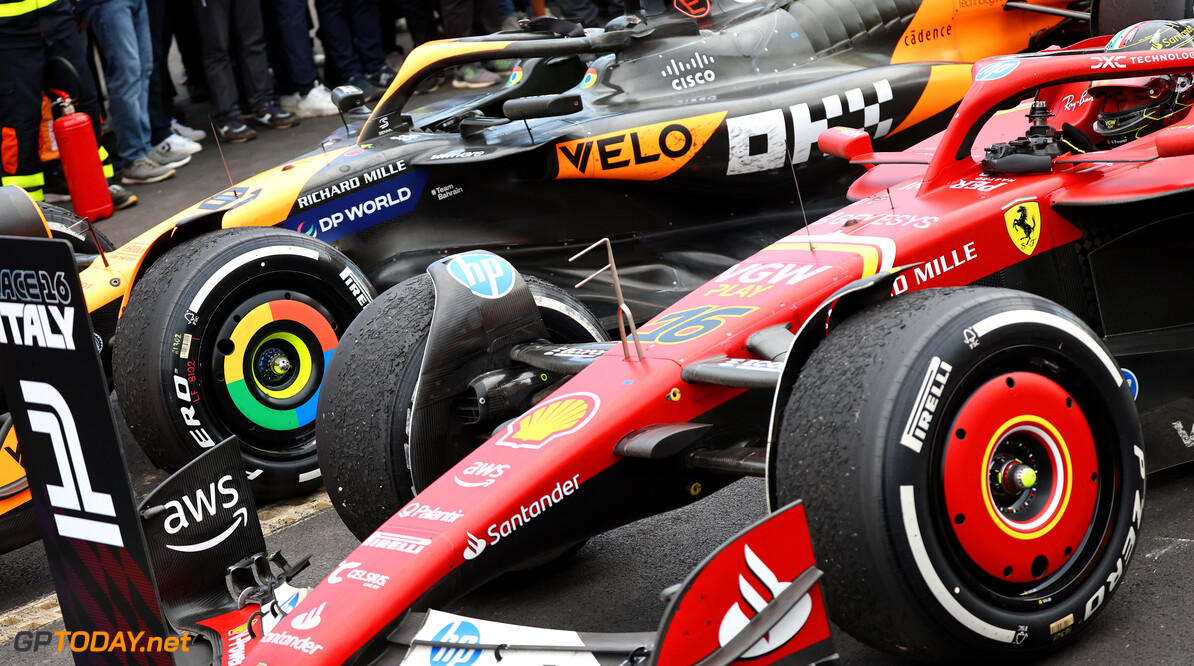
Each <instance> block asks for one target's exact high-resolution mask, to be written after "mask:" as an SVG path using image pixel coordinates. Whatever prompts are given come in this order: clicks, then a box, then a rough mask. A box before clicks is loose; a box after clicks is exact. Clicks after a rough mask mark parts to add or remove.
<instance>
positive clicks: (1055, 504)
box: [773, 288, 1145, 663]
mask: <svg viewBox="0 0 1194 666" xmlns="http://www.w3.org/2000/svg"><path fill="white" fill-rule="evenodd" d="M1141 441H1142V440H1141V434H1140V425H1139V420H1138V417H1137V414H1136V410H1135V405H1134V404H1133V401H1132V395H1131V393H1130V391H1129V388H1128V384H1127V382H1126V381H1124V378H1123V375H1122V374H1121V370H1120V369H1119V367H1118V366H1117V365H1116V363H1115V360H1114V359H1113V358H1112V356H1111V354H1110V353H1109V352H1108V351H1107V348H1106V347H1105V346H1104V345H1103V343H1102V341H1101V340H1100V339H1099V338H1098V337H1097V336H1096V335H1095V334H1094V333H1092V332H1091V330H1090V329H1089V328H1088V327H1087V326H1086V325H1085V324H1083V323H1082V322H1081V321H1080V320H1079V319H1078V318H1077V317H1075V316H1074V315H1072V314H1071V313H1069V312H1068V311H1066V310H1065V309H1064V308H1062V307H1060V306H1059V305H1056V304H1055V303H1052V302H1050V301H1047V300H1045V299H1042V298H1039V297H1036V296H1032V295H1029V294H1024V293H1022V292H1015V291H1010V290H1002V289H978V288H962V289H950V290H932V291H925V292H919V293H914V294H910V295H906V296H900V297H898V298H895V299H892V300H889V301H885V302H883V303H880V304H878V305H876V306H873V307H871V308H870V309H868V310H864V311H862V312H860V313H859V314H857V315H855V316H853V317H851V318H850V319H848V320H846V321H845V322H843V323H842V324H841V325H840V326H839V327H838V328H837V329H836V330H834V331H833V332H832V333H830V334H829V337H828V338H827V339H826V340H825V341H823V342H822V343H821V345H820V346H819V347H818V348H817V350H816V351H815V352H814V354H813V356H812V357H811V358H810V359H809V361H808V363H807V365H806V366H805V367H804V368H803V370H802V372H801V374H800V377H799V379H798V380H797V383H796V386H795V389H794V390H793V392H792V398H791V399H790V400H789V402H788V404H787V406H786V408H785V411H784V413H783V420H782V425H781V427H780V434H779V438H778V440H777V444H776V445H777V446H778V447H779V449H778V450H777V451H776V467H775V470H774V479H773V482H774V483H775V490H776V493H777V497H778V499H779V501H780V502H781V503H785V504H786V503H788V502H791V501H793V500H794V499H796V498H800V497H802V498H804V500H805V502H806V506H807V507H808V512H809V517H810V518H809V522H810V527H811V528H812V536H813V548H814V551H815V552H816V554H817V561H818V563H819V566H821V568H822V569H824V570H825V586H824V588H823V589H824V591H825V594H826V597H827V606H828V608H829V609H830V610H831V612H832V617H833V619H834V621H836V622H837V623H838V624H839V625H841V627H842V628H843V629H845V630H846V631H847V632H848V633H850V634H851V635H853V636H855V637H857V638H858V639H860V640H862V641H863V642H866V643H869V644H870V645H873V646H875V647H878V648H880V649H885V650H888V651H891V652H893V653H894V654H897V655H899V656H901V657H905V658H912V659H927V660H934V661H941V662H946V663H959V662H962V661H969V662H975V661H978V662H997V663H1008V661H1009V660H1010V661H1018V660H1021V659H1028V658H1034V657H1038V656H1040V655H1043V654H1045V653H1047V652H1050V651H1052V650H1054V649H1056V648H1058V647H1060V646H1062V645H1064V644H1066V643H1067V642H1069V641H1071V640H1073V638H1074V637H1075V636H1076V635H1077V634H1079V633H1080V632H1081V631H1082V630H1083V628H1084V627H1086V626H1087V624H1089V621H1090V619H1091V618H1092V617H1094V616H1095V615H1096V614H1097V613H1098V612H1099V611H1100V610H1102V609H1103V608H1104V607H1106V605H1107V603H1108V601H1109V600H1110V597H1111V595H1112V594H1113V593H1114V592H1115V591H1116V590H1117V589H1118V587H1119V586H1120V585H1121V583H1122V581H1123V576H1124V574H1125V571H1126V569H1127V566H1128V564H1129V561H1130V560H1131V558H1132V554H1133V550H1134V546H1135V545H1136V541H1137V537H1138V534H1139V529H1140V518H1141V512H1142V506H1143V500H1144V487H1145V479H1144V473H1145V466H1144V451H1143V448H1142V443H1141Z"/></svg>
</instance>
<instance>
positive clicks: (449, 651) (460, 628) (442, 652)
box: [431, 620, 481, 666]
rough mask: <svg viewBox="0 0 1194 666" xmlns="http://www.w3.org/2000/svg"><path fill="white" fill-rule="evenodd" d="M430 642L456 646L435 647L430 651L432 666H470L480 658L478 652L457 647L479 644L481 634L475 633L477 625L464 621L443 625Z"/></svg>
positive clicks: (479, 652)
mask: <svg viewBox="0 0 1194 666" xmlns="http://www.w3.org/2000/svg"><path fill="white" fill-rule="evenodd" d="M431 640H433V641H436V642H443V643H455V644H456V645H455V646H453V647H437V648H435V649H434V650H432V651H431V664H432V666H472V664H473V662H475V661H477V658H478V657H480V656H481V651H480V650H476V649H470V648H465V647H457V646H461V645H478V644H480V643H481V632H480V631H477V625H475V624H473V623H472V622H468V621H466V620H457V621H455V622H453V623H451V624H446V625H444V627H443V628H442V629H440V630H439V631H438V632H436V634H435V637H434V638H432V639H431Z"/></svg>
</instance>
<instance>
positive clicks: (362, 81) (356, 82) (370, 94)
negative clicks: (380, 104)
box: [348, 74, 386, 102]
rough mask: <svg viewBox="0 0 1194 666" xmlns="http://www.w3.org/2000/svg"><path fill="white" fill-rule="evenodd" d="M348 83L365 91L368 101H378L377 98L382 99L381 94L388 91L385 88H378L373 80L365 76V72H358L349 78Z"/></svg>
mask: <svg viewBox="0 0 1194 666" xmlns="http://www.w3.org/2000/svg"><path fill="white" fill-rule="evenodd" d="M348 85H350V86H356V87H358V88H360V89H361V92H363V93H365V101H366V102H376V101H377V100H379V99H381V96H382V95H384V94H385V92H386V91H385V89H384V88H378V87H377V86H375V85H373V82H372V81H370V80H369V77H367V76H365V75H364V74H357V75H356V76H354V77H352V78H351V79H349V80H348Z"/></svg>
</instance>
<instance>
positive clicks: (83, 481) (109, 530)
mask: <svg viewBox="0 0 1194 666" xmlns="http://www.w3.org/2000/svg"><path fill="white" fill-rule="evenodd" d="M21 393H22V395H24V397H25V402H26V403H28V404H29V426H30V428H31V429H32V430H33V432H39V433H42V434H44V435H46V436H48V437H49V438H50V444H51V447H52V449H53V453H54V460H55V461H56V462H57V464H58V474H59V475H60V476H61V477H62V485H60V486H56V485H53V484H47V485H46V494H47V495H49V499H50V506H53V507H54V508H56V509H63V510H67V511H81V512H83V513H85V514H87V515H89V516H91V517H89V518H80V517H77V516H67V515H63V514H60V513H57V512H55V514H54V524H55V525H56V526H57V528H58V534H60V535H62V536H64V537H70V538H72V539H82V540H83V541H91V542H93V543H103V544H107V545H109V546H118V547H123V546H124V538H123V537H122V536H121V535H120V526H119V525H117V523H116V520H115V518H116V509H115V507H114V505H113V504H112V496H111V495H108V494H106V493H99V492H95V491H94V490H92V488H91V476H90V474H89V473H88V471H87V461H86V460H84V459H83V447H82V443H81V442H80V441H79V431H78V428H77V427H76V426H75V417H74V415H73V414H72V413H71V411H70V407H68V406H67V404H66V400H65V399H64V398H63V397H62V394H61V393H59V392H58V389H56V388H54V387H53V386H50V385H49V384H46V383H45V382H31V381H24V380H22V381H21ZM34 405H44V406H46V407H48V408H49V409H48V410H46V409H34V407H33V406H34ZM105 517H107V518H111V519H112V520H107V519H105Z"/></svg>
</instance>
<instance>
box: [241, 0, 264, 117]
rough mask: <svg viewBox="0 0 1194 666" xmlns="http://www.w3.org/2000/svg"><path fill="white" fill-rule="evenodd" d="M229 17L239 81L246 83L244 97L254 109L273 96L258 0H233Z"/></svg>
mask: <svg viewBox="0 0 1194 666" xmlns="http://www.w3.org/2000/svg"><path fill="white" fill-rule="evenodd" d="M231 18H232V21H231V23H232V29H233V31H234V32H235V33H236V40H237V43H236V52H237V61H238V62H239V63H240V76H241V82H242V83H243V84H244V86H245V91H244V92H245V100H246V101H247V102H248V103H249V110H256V109H259V108H261V107H263V106H265V105H266V104H268V103H270V102H271V101H273V98H274V84H273V81H271V80H270V76H269V58H267V57H266V55H265V23H264V21H263V20H262V17H261V0H233V2H232V12H231Z"/></svg>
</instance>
